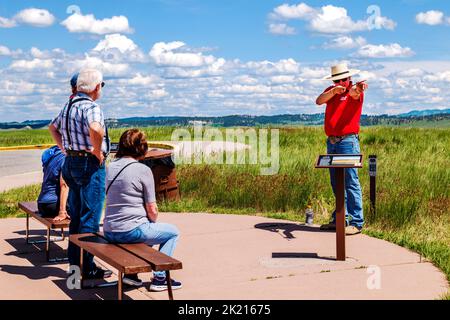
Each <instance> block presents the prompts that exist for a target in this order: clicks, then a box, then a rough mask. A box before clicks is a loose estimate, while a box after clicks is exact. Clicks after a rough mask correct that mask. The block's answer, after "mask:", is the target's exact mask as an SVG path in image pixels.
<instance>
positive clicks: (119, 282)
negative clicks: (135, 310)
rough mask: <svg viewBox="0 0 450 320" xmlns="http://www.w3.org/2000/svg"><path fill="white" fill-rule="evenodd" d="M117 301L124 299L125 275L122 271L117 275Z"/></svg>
mask: <svg viewBox="0 0 450 320" xmlns="http://www.w3.org/2000/svg"><path fill="white" fill-rule="evenodd" d="M117 277H118V279H117V300H122V297H123V273H122V272H121V271H119V272H118V275H117Z"/></svg>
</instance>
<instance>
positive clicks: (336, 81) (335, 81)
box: [333, 78, 350, 83]
mask: <svg viewBox="0 0 450 320" xmlns="http://www.w3.org/2000/svg"><path fill="white" fill-rule="evenodd" d="M348 79H350V78H344V79H339V80H333V82H334V83H340V82H341V81H342V82H346V81H347V80H348Z"/></svg>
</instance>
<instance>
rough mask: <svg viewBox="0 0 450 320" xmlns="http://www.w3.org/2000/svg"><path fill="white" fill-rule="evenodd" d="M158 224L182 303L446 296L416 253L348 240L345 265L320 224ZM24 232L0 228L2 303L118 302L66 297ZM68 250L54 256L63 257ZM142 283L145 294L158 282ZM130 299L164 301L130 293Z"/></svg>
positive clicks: (99, 293) (191, 220)
mask: <svg viewBox="0 0 450 320" xmlns="http://www.w3.org/2000/svg"><path fill="white" fill-rule="evenodd" d="M160 219H161V221H164V222H169V223H173V224H175V225H177V227H178V228H179V230H180V232H181V238H180V241H179V244H178V246H177V248H176V250H175V254H174V256H175V257H176V258H177V259H179V260H181V261H182V262H183V269H182V270H178V271H174V272H173V273H172V274H173V277H174V278H175V279H177V280H179V281H182V283H183V286H184V288H182V289H181V290H177V291H174V297H175V299H194V300H197V299H200V300H202V299H239V300H241V299H242V300H246V299H264V300H267V299H268V300H276V299H437V298H439V297H440V296H441V295H442V294H444V293H446V292H447V290H448V283H447V281H446V279H445V277H444V275H443V273H442V272H440V271H439V270H438V269H437V268H436V267H434V266H433V265H432V264H431V263H429V262H426V261H424V260H423V259H422V258H421V257H420V256H419V255H418V254H417V253H414V252H411V251H408V250H406V249H404V248H401V247H399V246H396V245H394V244H391V243H389V242H386V241H382V240H378V239H374V238H370V237H368V236H365V235H356V236H351V237H347V261H345V262H338V261H336V260H335V259H334V256H335V234H334V233H332V232H321V231H320V230H319V229H318V227H317V226H314V227H306V226H304V225H303V224H296V223H293V222H289V221H280V220H274V219H267V218H262V217H253V216H235V215H212V214H203V213H162V214H161V218H160ZM31 226H32V229H33V234H35V235H38V234H40V235H43V234H44V231H43V229H42V227H41V226H40V225H39V224H38V223H37V222H33V223H32V225H31ZM24 227H25V219H20V218H12V219H3V220H0V286H1V287H2V288H3V290H0V299H51V300H54V299H115V297H116V289H115V287H112V288H103V289H87V290H68V289H67V287H66V283H65V270H66V269H67V264H56V265H51V264H50V265H49V264H47V263H46V262H45V258H44V253H43V252H40V251H39V250H38V249H39V248H41V249H42V247H35V246H33V245H25V243H24V242H25V240H24ZM61 244H62V246H63V248H66V247H67V242H65V243H61V242H59V243H58V245H56V244H55V245H53V246H54V247H53V254H59V255H61V254H64V251H61V249H60V248H58V246H59V245H61ZM114 272H115V270H114ZM375 273H377V274H378V275H379V277H378V278H376V275H375ZM140 277H141V278H142V279H143V280H144V281H145V282H146V285H147V286H148V283H149V281H150V279H151V274H150V273H147V274H141V275H140ZM114 279H116V278H115V277H112V279H111V280H114ZM125 298H126V299H163V300H164V299H167V293H166V292H162V293H154V292H148V291H147V290H146V288H145V287H142V288H139V289H133V288H128V287H127V288H126V290H125Z"/></svg>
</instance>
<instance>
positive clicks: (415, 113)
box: [398, 109, 450, 117]
mask: <svg viewBox="0 0 450 320" xmlns="http://www.w3.org/2000/svg"><path fill="white" fill-rule="evenodd" d="M449 113H450V109H432V110H420V111H418V110H414V111H410V112H407V113H402V114H399V115H398V116H399V117H423V116H432V115H437V114H449Z"/></svg>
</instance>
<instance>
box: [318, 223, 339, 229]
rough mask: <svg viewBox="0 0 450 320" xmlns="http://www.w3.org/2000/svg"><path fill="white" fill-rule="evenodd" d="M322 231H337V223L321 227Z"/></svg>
mask: <svg viewBox="0 0 450 320" xmlns="http://www.w3.org/2000/svg"><path fill="white" fill-rule="evenodd" d="M320 230H336V223H335V222H330V223H327V224H323V225H321V226H320Z"/></svg>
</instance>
